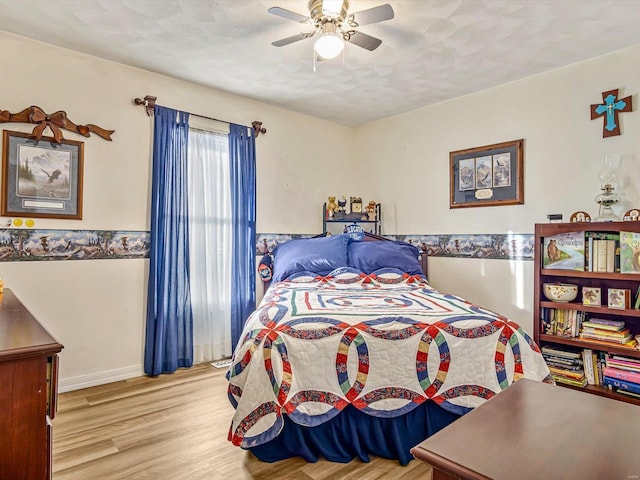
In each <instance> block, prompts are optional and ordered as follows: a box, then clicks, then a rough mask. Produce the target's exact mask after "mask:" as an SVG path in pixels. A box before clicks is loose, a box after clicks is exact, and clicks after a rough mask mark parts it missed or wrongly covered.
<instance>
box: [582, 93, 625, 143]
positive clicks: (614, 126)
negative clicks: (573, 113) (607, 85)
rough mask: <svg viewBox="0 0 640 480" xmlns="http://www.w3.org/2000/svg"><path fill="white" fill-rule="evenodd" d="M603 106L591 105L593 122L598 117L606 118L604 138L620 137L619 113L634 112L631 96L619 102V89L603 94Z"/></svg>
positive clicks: (603, 129)
mask: <svg viewBox="0 0 640 480" xmlns="http://www.w3.org/2000/svg"><path fill="white" fill-rule="evenodd" d="M602 102H603V103H601V104H595V105H591V120H593V119H594V118H598V117H603V118H604V125H603V126H602V136H603V137H604V138H606V137H613V136H615V135H620V133H621V132H620V121H619V119H618V112H630V111H631V110H632V105H631V96H628V97H625V98H623V99H622V100H618V89H617V88H616V89H615V90H609V91H608V92H602Z"/></svg>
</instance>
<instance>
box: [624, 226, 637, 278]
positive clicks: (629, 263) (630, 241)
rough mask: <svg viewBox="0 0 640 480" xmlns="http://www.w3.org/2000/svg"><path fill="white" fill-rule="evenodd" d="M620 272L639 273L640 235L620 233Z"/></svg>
mask: <svg viewBox="0 0 640 480" xmlns="http://www.w3.org/2000/svg"><path fill="white" fill-rule="evenodd" d="M620 272H621V273H640V233H635V232H620Z"/></svg>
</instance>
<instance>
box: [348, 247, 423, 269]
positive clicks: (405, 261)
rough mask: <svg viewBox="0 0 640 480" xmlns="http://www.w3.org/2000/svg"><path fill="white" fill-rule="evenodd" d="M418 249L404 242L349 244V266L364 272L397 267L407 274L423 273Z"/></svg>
mask: <svg viewBox="0 0 640 480" xmlns="http://www.w3.org/2000/svg"><path fill="white" fill-rule="evenodd" d="M418 254H419V252H418V249H417V248H416V247H415V246H413V245H411V244H409V243H405V242H392V241H370V242H366V241H365V242H352V243H351V244H350V245H349V266H350V267H353V268H356V269H358V270H360V271H361V272H364V273H366V274H369V273H372V272H375V271H376V270H379V269H381V268H397V269H398V270H402V271H403V272H405V273H408V274H409V275H423V276H424V272H423V271H422V267H421V265H420V262H419V261H418Z"/></svg>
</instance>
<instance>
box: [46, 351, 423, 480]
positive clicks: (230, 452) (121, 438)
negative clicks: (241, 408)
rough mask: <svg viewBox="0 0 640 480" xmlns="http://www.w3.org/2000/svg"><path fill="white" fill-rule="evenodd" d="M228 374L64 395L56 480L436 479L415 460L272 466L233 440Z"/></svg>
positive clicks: (207, 371)
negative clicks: (402, 464) (228, 395)
mask: <svg viewBox="0 0 640 480" xmlns="http://www.w3.org/2000/svg"><path fill="white" fill-rule="evenodd" d="M225 372H226V370H225V369H216V368H214V367H212V366H210V365H209V364H206V365H199V366H197V367H194V368H191V369H187V370H180V371H178V372H177V373H175V374H173V375H162V376H160V377H158V378H149V377H141V378H136V379H132V380H126V381H121V382H115V383H111V384H108V385H101V386H97V387H92V388H87V389H84V390H77V391H74V392H68V393H63V394H60V395H59V397H58V414H57V415H56V418H55V419H54V420H53V435H54V436H53V472H54V474H53V478H54V480H69V479H73V480H92V479H109V480H116V479H127V480H136V479H151V480H198V479H208V480H223V479H224V480H247V479H255V480H263V479H278V480H329V479H330V480H333V479H360V480H371V479H381V480H382V479H385V480H386V479H388V480H392V479H393V480H414V479H415V480H418V479H420V480H429V479H431V468H430V467H429V466H427V465H426V464H424V463H422V462H419V461H417V460H413V461H412V462H411V463H410V464H409V465H407V466H405V467H403V466H400V465H399V464H398V462H397V461H392V460H384V459H381V458H374V459H372V461H371V462H370V463H363V462H360V461H359V460H354V461H352V462H351V463H347V464H341V463H331V462H327V461H319V462H318V463H307V462H305V461H304V460H302V459H297V458H296V459H290V460H284V461H281V462H276V463H265V462H261V461H260V460H258V459H257V458H255V457H254V456H253V455H252V454H250V453H248V452H246V451H244V450H242V449H241V448H239V447H235V446H233V445H232V444H231V442H229V441H227V432H228V428H229V423H230V421H231V417H232V415H233V407H232V406H231V404H230V403H229V400H228V399H227V393H226V380H225V378H224V374H225Z"/></svg>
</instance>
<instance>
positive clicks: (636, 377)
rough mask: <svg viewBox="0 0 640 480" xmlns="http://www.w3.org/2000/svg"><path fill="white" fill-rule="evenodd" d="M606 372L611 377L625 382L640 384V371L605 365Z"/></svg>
mask: <svg viewBox="0 0 640 480" xmlns="http://www.w3.org/2000/svg"><path fill="white" fill-rule="evenodd" d="M604 374H605V375H606V376H607V377H610V378H617V379H618V380H624V381H625V382H633V383H637V384H640V372H631V371H629V370H622V369H620V368H616V367H605V368H604Z"/></svg>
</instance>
